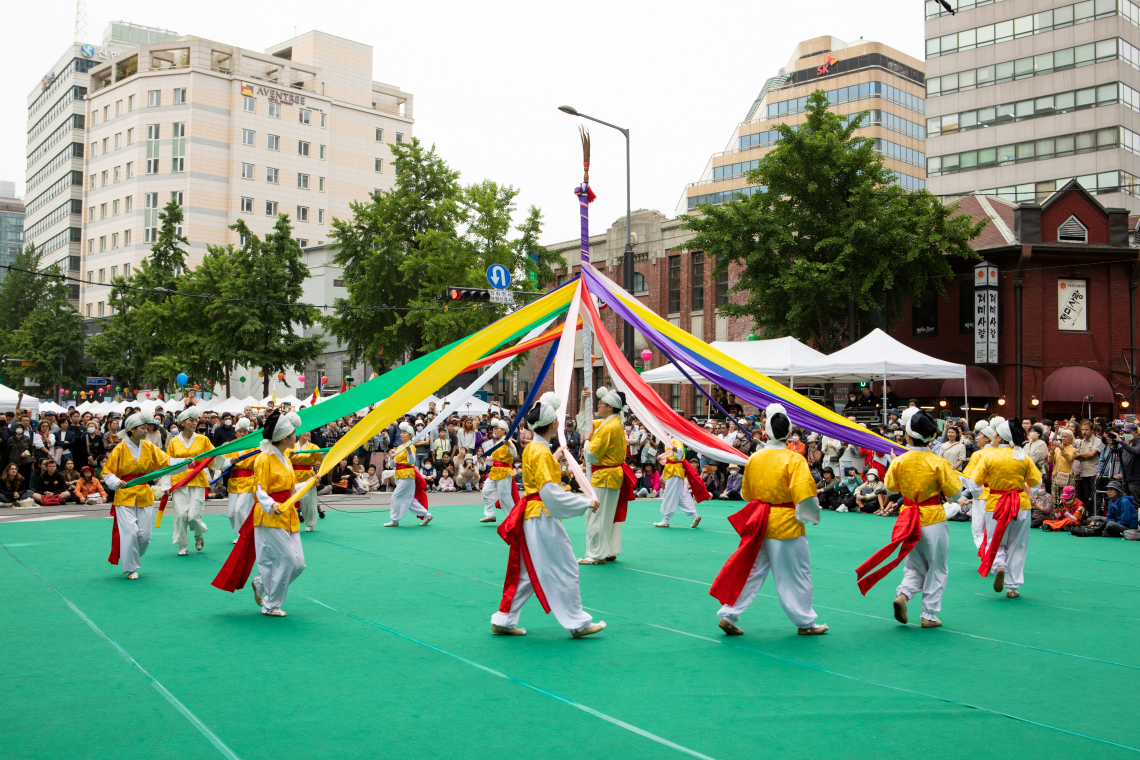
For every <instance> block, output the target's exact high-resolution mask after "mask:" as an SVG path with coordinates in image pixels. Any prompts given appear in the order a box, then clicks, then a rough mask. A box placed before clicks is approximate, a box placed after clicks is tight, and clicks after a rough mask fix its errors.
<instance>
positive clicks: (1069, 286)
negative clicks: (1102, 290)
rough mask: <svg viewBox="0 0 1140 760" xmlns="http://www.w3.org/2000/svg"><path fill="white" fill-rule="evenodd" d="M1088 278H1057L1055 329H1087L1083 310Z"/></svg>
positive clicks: (1086, 319) (1086, 320)
mask: <svg viewBox="0 0 1140 760" xmlns="http://www.w3.org/2000/svg"><path fill="white" fill-rule="evenodd" d="M1087 289H1088V280H1057V329H1058V330H1080V331H1084V330H1087V329H1088V317H1087V315H1086V312H1085V300H1086V298H1087Z"/></svg>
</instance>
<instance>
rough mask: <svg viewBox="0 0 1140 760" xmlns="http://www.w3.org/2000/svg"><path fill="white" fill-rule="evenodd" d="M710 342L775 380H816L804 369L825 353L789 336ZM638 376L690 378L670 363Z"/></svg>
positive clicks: (677, 380) (672, 379)
mask: <svg viewBox="0 0 1140 760" xmlns="http://www.w3.org/2000/svg"><path fill="white" fill-rule="evenodd" d="M710 345H711V346H712V347H713V348H715V349H716V350H718V351H720V352H721V353H724V354H728V355H729V356H731V357H732V358H733V359H736V360H737V361H738V362H740V363H741V364H744V365H746V366H747V367H750V368H751V369H754V370H756V371H757V372H760V373H761V374H764V375H767V376H768V377H770V378H772V379H774V380H788V381H794V382H796V383H802V382H819V381H818V380H817V379H815V378H812V377H809V376H810V375H811V374H812V373H811V372H808V371H806V368H807V367H809V366H814V365H816V364H817V363H818V362H820V361H823V360H825V359H827V356H826V355H825V354H821V353H820V352H819V351H816V350H815V349H814V348H811V347H810V346H806V345H804V344H803V343H800V342H799V341H798V340H796V339H795V338H790V337H784V338H775V339H772V340H749V341H723V340H718V341H714V342H713V343H711V344H710ZM690 375H693V376H694V379H695V377H696V375H695V373H693V372H690ZM641 379H642V380H644V381H645V382H647V383H687V382H689V381H688V380H686V379H685V376H684V375H683V374H681V371H680V370H679V369H677V368H676V367H674V366H673V365H672V364H668V365H666V366H664V367H658V368H656V369H651V370H649V371H647V372H642V373H641Z"/></svg>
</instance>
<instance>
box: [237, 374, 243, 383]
mask: <svg viewBox="0 0 1140 760" xmlns="http://www.w3.org/2000/svg"><path fill="white" fill-rule="evenodd" d="M238 382H239V383H244V382H245V375H242V376H241V377H239V378H238Z"/></svg>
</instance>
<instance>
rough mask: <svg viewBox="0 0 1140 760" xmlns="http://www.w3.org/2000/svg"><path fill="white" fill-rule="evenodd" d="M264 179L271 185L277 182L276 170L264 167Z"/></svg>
mask: <svg viewBox="0 0 1140 760" xmlns="http://www.w3.org/2000/svg"><path fill="white" fill-rule="evenodd" d="M265 181H266V182H268V183H269V184H271V185H276V184H277V170H276V169H274V168H273V167H270V166H267V167H265Z"/></svg>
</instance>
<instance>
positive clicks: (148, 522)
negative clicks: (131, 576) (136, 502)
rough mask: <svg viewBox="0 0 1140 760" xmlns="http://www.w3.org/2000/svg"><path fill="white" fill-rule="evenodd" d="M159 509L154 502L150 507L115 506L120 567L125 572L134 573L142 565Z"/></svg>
mask: <svg viewBox="0 0 1140 760" xmlns="http://www.w3.org/2000/svg"><path fill="white" fill-rule="evenodd" d="M157 511H158V508H157V507H156V506H155V505H153V504H152V505H150V506H149V507H118V506H117V507H115V519H116V520H117V521H118V523H119V569H120V570H122V571H123V573H133V572H135V571H136V570H138V569H139V568H140V567H142V565H141V564H140V563H141V561H142V556H143V555H144V554H146V550H147V547H148V546H150V534H151V531H153V530H154V514H155V512H157Z"/></svg>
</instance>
